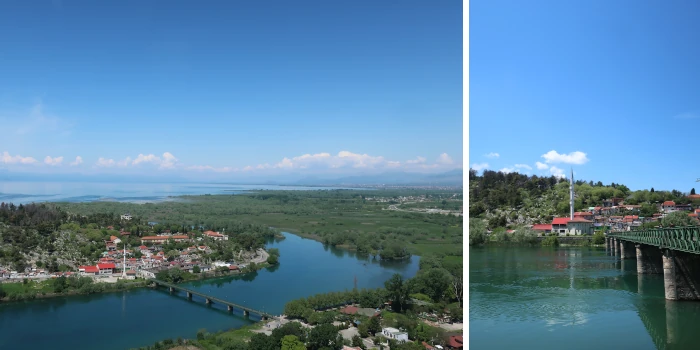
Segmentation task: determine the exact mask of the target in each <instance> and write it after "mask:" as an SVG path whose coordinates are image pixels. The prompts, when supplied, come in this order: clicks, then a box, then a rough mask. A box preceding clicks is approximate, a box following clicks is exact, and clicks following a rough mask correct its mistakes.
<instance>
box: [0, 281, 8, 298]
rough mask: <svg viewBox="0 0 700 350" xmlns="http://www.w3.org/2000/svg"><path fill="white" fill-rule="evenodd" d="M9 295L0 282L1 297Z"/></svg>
mask: <svg viewBox="0 0 700 350" xmlns="http://www.w3.org/2000/svg"><path fill="white" fill-rule="evenodd" d="M6 296H7V292H5V290H4V289H2V284H0V299H2V298H4V297H6Z"/></svg>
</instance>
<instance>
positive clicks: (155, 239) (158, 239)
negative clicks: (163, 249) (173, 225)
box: [141, 235, 190, 244]
mask: <svg viewBox="0 0 700 350" xmlns="http://www.w3.org/2000/svg"><path fill="white" fill-rule="evenodd" d="M169 239H172V240H173V241H174V242H184V241H188V240H189V239H190V238H189V237H188V236H187V235H174V236H146V237H141V244H146V243H151V244H154V243H165V242H167V241H168V240H169Z"/></svg>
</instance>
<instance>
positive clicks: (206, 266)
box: [199, 265, 212, 272]
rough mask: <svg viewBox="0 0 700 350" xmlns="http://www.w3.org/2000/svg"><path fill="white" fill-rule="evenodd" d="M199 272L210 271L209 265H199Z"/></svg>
mask: <svg viewBox="0 0 700 350" xmlns="http://www.w3.org/2000/svg"><path fill="white" fill-rule="evenodd" d="M199 270H200V271H201V272H209V271H211V270H212V267H211V265H199Z"/></svg>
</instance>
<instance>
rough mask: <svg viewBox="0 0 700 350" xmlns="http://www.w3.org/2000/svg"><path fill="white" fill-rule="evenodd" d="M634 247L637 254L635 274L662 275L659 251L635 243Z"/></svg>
mask: <svg viewBox="0 0 700 350" xmlns="http://www.w3.org/2000/svg"><path fill="white" fill-rule="evenodd" d="M634 246H635V248H636V253H637V273H639V274H662V273H664V269H663V263H662V260H661V251H660V250H659V249H658V248H656V247H652V246H650V245H646V244H641V243H637V244H635V245H634Z"/></svg>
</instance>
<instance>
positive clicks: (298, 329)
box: [272, 322, 306, 343]
mask: <svg viewBox="0 0 700 350" xmlns="http://www.w3.org/2000/svg"><path fill="white" fill-rule="evenodd" d="M289 335H293V336H295V337H296V338H297V339H298V340H299V341H301V342H304V341H305V340H306V331H305V330H304V328H303V327H302V325H301V323H299V322H288V323H285V324H284V325H282V326H281V327H279V328H276V329H275V330H273V331H272V338H274V339H275V343H280V342H281V341H282V339H283V338H284V337H286V336H289Z"/></svg>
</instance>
